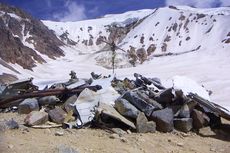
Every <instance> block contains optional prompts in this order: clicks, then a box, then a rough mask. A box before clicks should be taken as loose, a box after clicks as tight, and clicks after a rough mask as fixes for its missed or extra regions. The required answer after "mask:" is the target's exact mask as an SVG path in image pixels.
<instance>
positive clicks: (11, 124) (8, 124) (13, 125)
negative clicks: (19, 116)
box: [0, 119, 19, 132]
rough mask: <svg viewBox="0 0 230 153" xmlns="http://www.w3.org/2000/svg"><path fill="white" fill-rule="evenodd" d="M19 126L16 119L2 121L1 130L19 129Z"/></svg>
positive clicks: (0, 122)
mask: <svg viewBox="0 0 230 153" xmlns="http://www.w3.org/2000/svg"><path fill="white" fill-rule="evenodd" d="M18 128H19V125H18V123H17V122H16V121H15V120H14V119H11V120H6V121H0V132H1V131H4V130H7V129H10V130H12V129H18Z"/></svg>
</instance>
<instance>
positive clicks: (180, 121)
mask: <svg viewBox="0 0 230 153" xmlns="http://www.w3.org/2000/svg"><path fill="white" fill-rule="evenodd" d="M173 124H174V127H175V129H177V130H179V131H182V132H189V131H190V130H191V129H192V118H175V119H174V120H173Z"/></svg>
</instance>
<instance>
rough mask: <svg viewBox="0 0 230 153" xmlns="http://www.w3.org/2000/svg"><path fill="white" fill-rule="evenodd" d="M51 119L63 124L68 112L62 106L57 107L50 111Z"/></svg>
mask: <svg viewBox="0 0 230 153" xmlns="http://www.w3.org/2000/svg"><path fill="white" fill-rule="evenodd" d="M48 114H49V117H50V119H51V121H53V122H55V123H58V124H61V123H63V122H64V120H65V116H66V112H65V111H64V110H63V109H62V108H60V107H56V108H55V109H52V110H50V111H49V112H48Z"/></svg>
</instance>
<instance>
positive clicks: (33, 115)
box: [24, 111, 48, 126]
mask: <svg viewBox="0 0 230 153" xmlns="http://www.w3.org/2000/svg"><path fill="white" fill-rule="evenodd" d="M47 121H48V113H46V112H39V111H32V112H30V113H29V114H28V115H27V116H26V118H25V120H24V122H25V124H26V125H28V126H33V125H41V124H44V123H46V122H47Z"/></svg>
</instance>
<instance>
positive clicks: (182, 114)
mask: <svg viewBox="0 0 230 153" xmlns="http://www.w3.org/2000/svg"><path fill="white" fill-rule="evenodd" d="M178 117H179V118H190V110H189V107H188V105H187V104H185V105H183V106H182V107H181V109H180V111H179V114H178Z"/></svg>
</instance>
